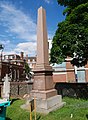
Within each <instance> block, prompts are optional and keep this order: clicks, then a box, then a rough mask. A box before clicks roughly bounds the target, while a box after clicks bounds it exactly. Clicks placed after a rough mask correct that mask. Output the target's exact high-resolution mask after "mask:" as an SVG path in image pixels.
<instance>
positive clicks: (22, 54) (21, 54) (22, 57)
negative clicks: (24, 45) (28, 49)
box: [20, 52, 24, 60]
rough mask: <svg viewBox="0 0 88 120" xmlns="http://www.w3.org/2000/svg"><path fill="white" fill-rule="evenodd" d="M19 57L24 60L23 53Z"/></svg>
mask: <svg viewBox="0 0 88 120" xmlns="http://www.w3.org/2000/svg"><path fill="white" fill-rule="evenodd" d="M20 57H21V59H22V60H23V59H24V52H21V53H20Z"/></svg>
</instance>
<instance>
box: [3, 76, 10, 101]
mask: <svg viewBox="0 0 88 120" xmlns="http://www.w3.org/2000/svg"><path fill="white" fill-rule="evenodd" d="M2 81H4V82H3V93H2V97H3V99H7V100H9V97H10V81H11V78H9V77H8V74H6V76H5V77H4V79H2Z"/></svg>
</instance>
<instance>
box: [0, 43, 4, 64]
mask: <svg viewBox="0 0 88 120" xmlns="http://www.w3.org/2000/svg"><path fill="white" fill-rule="evenodd" d="M3 49H4V45H3V44H0V51H1V62H2V52H3Z"/></svg>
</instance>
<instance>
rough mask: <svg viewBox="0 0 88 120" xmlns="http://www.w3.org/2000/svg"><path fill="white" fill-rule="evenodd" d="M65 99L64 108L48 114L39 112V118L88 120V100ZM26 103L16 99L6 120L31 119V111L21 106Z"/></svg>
mask: <svg viewBox="0 0 88 120" xmlns="http://www.w3.org/2000/svg"><path fill="white" fill-rule="evenodd" d="M63 101H65V102H66V105H65V106H64V107H63V108H61V109H58V110H56V111H53V112H51V113H49V114H48V115H41V114H37V120H88V118H87V117H88V100H82V99H73V98H63ZM24 103H25V101H24V100H14V102H13V103H12V104H11V106H9V107H7V115H6V117H7V118H6V120H30V118H29V115H30V114H29V111H26V110H23V109H21V108H20V105H22V104H24ZM71 116H72V117H71ZM33 120H34V115H33Z"/></svg>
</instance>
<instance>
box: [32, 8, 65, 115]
mask: <svg viewBox="0 0 88 120" xmlns="http://www.w3.org/2000/svg"><path fill="white" fill-rule="evenodd" d="M33 72H34V83H33V90H32V91H31V96H32V97H35V98H36V104H37V112H41V113H49V112H51V111H53V110H55V109H57V108H60V107H62V106H63V105H64V102H62V96H61V95H57V91H56V90H55V89H54V84H53V77H52V74H53V69H52V67H51V66H50V65H49V53H48V37H47V27H46V12H45V10H44V9H43V8H42V7H40V8H39V9H38V20H37V63H36V67H35V68H34V70H33Z"/></svg>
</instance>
